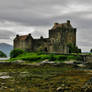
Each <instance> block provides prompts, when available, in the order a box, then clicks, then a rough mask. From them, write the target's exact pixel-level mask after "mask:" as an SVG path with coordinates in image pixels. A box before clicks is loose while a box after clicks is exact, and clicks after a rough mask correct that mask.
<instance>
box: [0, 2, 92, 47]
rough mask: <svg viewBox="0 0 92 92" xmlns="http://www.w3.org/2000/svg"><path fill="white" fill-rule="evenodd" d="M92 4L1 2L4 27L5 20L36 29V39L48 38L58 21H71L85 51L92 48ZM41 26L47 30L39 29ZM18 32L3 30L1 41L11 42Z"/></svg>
mask: <svg viewBox="0 0 92 92" xmlns="http://www.w3.org/2000/svg"><path fill="white" fill-rule="evenodd" d="M91 5H92V0H0V22H1V23H2V24H3V22H4V21H8V22H10V23H12V22H14V23H15V24H18V23H19V25H22V26H25V27H35V28H36V29H35V30H34V31H33V32H32V34H33V36H35V37H38V36H41V35H43V36H44V37H46V35H47V33H48V32H47V31H48V30H47V29H49V28H51V26H52V25H53V23H54V22H59V23H62V22H66V20H67V19H70V20H71V22H72V24H73V26H74V27H76V28H77V29H78V31H77V43H78V45H79V46H81V47H82V48H85V46H89V47H91V46H92V43H91V39H92V36H91V34H92V31H91V29H92V26H91V24H92V6H91ZM6 25H7V26H10V25H8V24H6ZM6 25H5V27H6ZM0 27H2V26H0ZM3 27H4V26H3ZM15 27H17V25H15ZM38 27H39V28H41V27H43V28H46V29H41V30H38ZM16 30H17V28H16ZM16 30H15V31H16ZM18 30H19V29H18ZM43 30H44V32H43ZM46 30H47V31H46ZM20 31H21V30H20ZM25 31H26V32H27V30H25ZM16 32H18V31H16ZM16 32H14V29H13V30H12V31H9V30H0V39H9V38H10V36H11V35H12V36H13V35H14V33H16ZM23 32H24V31H23ZM28 32H29V31H28Z"/></svg>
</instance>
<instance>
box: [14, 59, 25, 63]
mask: <svg viewBox="0 0 92 92" xmlns="http://www.w3.org/2000/svg"><path fill="white" fill-rule="evenodd" d="M14 62H15V63H24V61H23V60H16V61H14Z"/></svg>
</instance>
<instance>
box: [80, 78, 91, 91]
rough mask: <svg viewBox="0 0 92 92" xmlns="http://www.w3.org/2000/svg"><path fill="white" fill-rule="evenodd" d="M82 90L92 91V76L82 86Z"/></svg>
mask: <svg viewBox="0 0 92 92" xmlns="http://www.w3.org/2000/svg"><path fill="white" fill-rule="evenodd" d="M81 92H92V78H90V79H89V80H88V81H87V82H86V83H85V84H84V85H83V86H82V88H81Z"/></svg>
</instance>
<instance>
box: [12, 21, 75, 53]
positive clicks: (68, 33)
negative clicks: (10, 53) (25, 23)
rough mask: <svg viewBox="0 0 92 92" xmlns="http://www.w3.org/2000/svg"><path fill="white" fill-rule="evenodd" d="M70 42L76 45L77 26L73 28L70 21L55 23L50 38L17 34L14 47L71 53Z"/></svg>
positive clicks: (33, 50)
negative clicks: (35, 37)
mask: <svg viewBox="0 0 92 92" xmlns="http://www.w3.org/2000/svg"><path fill="white" fill-rule="evenodd" d="M68 44H72V45H73V46H76V28H73V27H72V25H71V23H70V21H69V20H67V22H66V23H62V24H59V23H54V26H53V27H52V29H50V30H49V38H43V37H42V36H41V37H40V39H34V38H33V37H32V36H31V34H28V35H22V36H19V35H16V38H15V39H14V48H19V49H24V50H28V51H32V52H36V51H45V52H48V53H64V54H66V53H69V47H68Z"/></svg>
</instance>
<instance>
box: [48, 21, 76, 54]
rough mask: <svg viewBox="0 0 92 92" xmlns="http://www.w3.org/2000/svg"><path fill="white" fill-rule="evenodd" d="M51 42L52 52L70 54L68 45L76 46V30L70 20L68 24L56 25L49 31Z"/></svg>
mask: <svg viewBox="0 0 92 92" xmlns="http://www.w3.org/2000/svg"><path fill="white" fill-rule="evenodd" d="M49 38H50V41H51V44H52V45H51V46H50V48H51V52H52V51H53V52H58V53H68V44H72V45H74V46H76V29H75V28H73V27H72V25H71V23H70V21H69V20H67V22H66V23H62V24H59V23H54V26H53V28H52V29H51V30H49Z"/></svg>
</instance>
